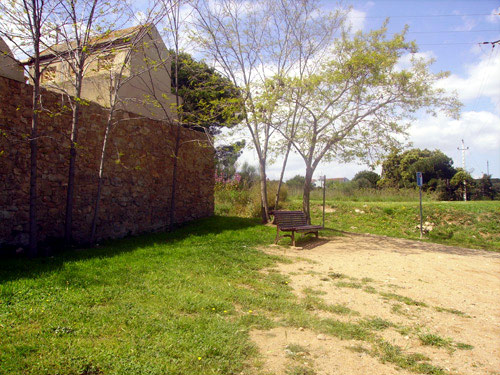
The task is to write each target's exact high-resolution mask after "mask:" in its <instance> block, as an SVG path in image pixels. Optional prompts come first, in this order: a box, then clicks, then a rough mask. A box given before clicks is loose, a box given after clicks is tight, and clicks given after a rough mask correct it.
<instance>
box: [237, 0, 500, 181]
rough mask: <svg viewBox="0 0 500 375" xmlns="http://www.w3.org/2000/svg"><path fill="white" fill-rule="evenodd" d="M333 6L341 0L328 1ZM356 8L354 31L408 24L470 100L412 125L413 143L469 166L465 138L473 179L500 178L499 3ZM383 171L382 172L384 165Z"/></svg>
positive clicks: (292, 171) (273, 174)
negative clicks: (450, 113) (455, 112)
mask: <svg viewBox="0 0 500 375" xmlns="http://www.w3.org/2000/svg"><path fill="white" fill-rule="evenodd" d="M323 4H324V6H325V8H331V9H333V8H334V7H335V6H336V2H334V1H331V2H330V1H324V2H323ZM347 4H348V5H351V6H352V8H353V10H352V11H351V14H350V20H351V22H352V25H353V27H354V28H355V29H362V30H363V31H369V30H371V29H377V28H379V27H380V26H381V25H382V23H383V22H384V20H385V19H386V18H389V25H388V28H389V30H388V31H389V32H390V33H392V32H400V31H401V30H402V29H403V27H404V26H405V25H408V26H409V34H408V37H409V39H411V40H415V41H416V42H417V45H418V46H419V53H421V54H423V55H425V56H428V57H433V58H435V59H436V62H435V64H434V65H433V67H432V69H433V71H436V72H437V71H440V70H444V71H449V72H450V73H451V76H450V77H449V78H447V79H445V80H444V81H443V82H440V83H439V84H440V86H441V87H444V88H446V89H447V90H450V92H452V91H456V92H457V93H458V96H459V99H460V100H461V101H462V102H463V104H464V106H463V108H462V114H461V118H460V120H458V121H457V120H453V119H450V118H446V117H445V116H441V115H438V117H437V118H434V117H432V116H428V115H424V114H423V115H421V116H420V117H419V118H418V120H417V121H415V123H414V124H413V125H412V127H411V129H410V138H409V140H410V141H411V142H412V143H413V145H414V147H418V148H428V149H431V150H432V149H440V150H442V151H443V152H444V153H445V154H447V155H448V156H450V157H451V158H452V159H453V161H454V165H455V166H456V167H461V166H462V154H461V151H459V150H457V148H458V147H461V140H462V139H464V141H465V146H467V147H469V150H468V151H467V152H466V169H467V170H468V171H469V172H471V173H472V175H473V176H474V177H480V176H481V175H482V173H486V172H487V162H489V172H490V174H492V175H493V177H500V44H498V45H497V46H496V48H492V45H491V44H486V45H482V44H479V43H482V42H492V41H497V40H499V39H500V15H498V13H500V1H498V0H496V1H489V0H468V1H450V0H448V1H430V0H429V1H424V0H420V1H406V0H376V1H358V0H351V1H347ZM245 160H246V161H249V162H250V163H251V164H252V162H253V164H255V162H254V161H255V157H254V156H253V155H252V151H250V150H248V151H245V153H244V155H243V157H242V158H241V159H240V162H242V161H245ZM280 164H281V163H279V160H278V162H277V163H276V164H274V165H271V166H270V167H269V170H268V171H269V177H270V178H277V177H278V175H279V170H280V167H281V165H280ZM363 169H367V166H365V165H358V164H356V163H353V164H341V163H336V162H333V163H328V164H322V165H320V166H318V168H317V171H316V177H317V176H320V175H323V174H326V175H327V177H347V178H352V177H353V176H354V175H355V174H356V172H358V171H360V170H363ZM378 172H380V170H378ZM296 174H302V175H303V174H304V165H303V162H302V161H301V159H300V158H298V157H292V159H291V161H290V163H289V168H288V171H287V173H286V176H285V179H287V178H291V177H293V176H294V175H296Z"/></svg>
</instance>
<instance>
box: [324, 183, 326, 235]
mask: <svg viewBox="0 0 500 375" xmlns="http://www.w3.org/2000/svg"><path fill="white" fill-rule="evenodd" d="M325 191H326V175H324V176H323V228H324V227H325V196H326V194H325Z"/></svg>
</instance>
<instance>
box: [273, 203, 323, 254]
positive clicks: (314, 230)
mask: <svg viewBox="0 0 500 375" xmlns="http://www.w3.org/2000/svg"><path fill="white" fill-rule="evenodd" d="M271 215H273V216H274V221H273V224H276V228H277V232H276V240H275V241H274V243H275V244H276V243H278V241H279V239H280V238H282V237H290V238H291V239H292V246H295V232H297V233H305V234H316V238H318V231H319V230H320V229H323V227H322V226H321V225H309V224H307V218H306V214H304V213H303V212H302V211H278V210H276V211H272V212H271ZM280 231H281V232H292V234H283V235H281V236H280Z"/></svg>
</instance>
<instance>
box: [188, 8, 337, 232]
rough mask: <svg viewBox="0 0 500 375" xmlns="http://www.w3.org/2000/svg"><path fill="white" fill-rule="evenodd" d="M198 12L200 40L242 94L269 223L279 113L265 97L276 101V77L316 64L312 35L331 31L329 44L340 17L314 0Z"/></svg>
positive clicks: (316, 46) (263, 211) (209, 9)
mask: <svg viewBox="0 0 500 375" xmlns="http://www.w3.org/2000/svg"><path fill="white" fill-rule="evenodd" d="M194 8H195V13H196V21H195V27H196V33H195V35H194V39H195V40H196V41H197V42H198V44H199V45H200V46H201V47H202V49H203V50H204V51H205V53H206V54H207V56H209V57H210V58H211V60H212V61H214V63H215V66H216V68H217V69H219V70H220V71H221V72H223V74H224V75H225V76H226V77H228V78H229V79H231V81H232V82H233V83H234V84H235V85H237V86H238V87H240V90H241V93H242V100H243V104H244V106H243V109H244V111H243V114H242V118H243V124H244V125H245V127H246V129H247V131H248V132H249V133H250V136H251V139H252V146H253V148H254V149H255V152H256V154H257V158H258V161H259V173H260V186H261V206H262V210H261V211H262V220H263V221H264V222H265V221H267V220H268V218H269V208H268V205H267V186H266V180H267V175H266V168H267V162H268V158H269V156H270V155H269V154H270V151H271V146H272V136H273V132H274V130H273V129H274V128H273V127H272V126H271V124H270V122H269V119H270V118H271V115H272V113H273V112H274V111H275V110H276V109H277V107H276V106H275V105H274V104H273V102H272V101H268V102H265V101H262V100H260V99H259V97H260V96H263V97H266V98H267V97H270V96H271V95H272V91H273V90H274V89H275V87H274V88H273V86H272V85H266V80H267V79H269V78H270V77H273V76H274V77H280V76H283V75H286V74H287V73H289V72H290V71H293V70H294V69H298V70H299V71H301V70H303V71H305V70H304V69H305V67H304V66H303V65H301V64H302V63H304V62H305V61H306V59H308V58H309V57H310V58H312V57H313V56H314V55H315V53H314V49H315V48H318V47H319V45H320V44H321V43H320V44H317V43H309V42H311V39H310V37H311V35H315V36H317V35H318V34H317V30H318V29H319V28H322V27H324V26H328V27H327V28H325V29H323V30H322V31H323V35H322V37H323V38H324V43H325V44H326V41H327V40H329V38H330V37H331V34H332V32H334V31H335V30H336V28H337V27H338V25H339V19H340V16H339V14H338V13H335V14H328V13H322V12H321V11H320V9H319V2H318V1H314V0H304V1H300V2H297V1H292V0H279V1H272V0H256V1H252V2H248V1H245V0H218V1H208V0H199V1H198V2H197V3H196V4H195V6H194ZM314 18H316V20H320V19H321V20H323V19H328V21H329V23H328V24H327V23H323V22H316V23H315V22H314V20H313V19H314ZM318 40H319V39H318ZM316 52H319V51H316ZM269 90H271V91H269ZM263 103H266V105H263Z"/></svg>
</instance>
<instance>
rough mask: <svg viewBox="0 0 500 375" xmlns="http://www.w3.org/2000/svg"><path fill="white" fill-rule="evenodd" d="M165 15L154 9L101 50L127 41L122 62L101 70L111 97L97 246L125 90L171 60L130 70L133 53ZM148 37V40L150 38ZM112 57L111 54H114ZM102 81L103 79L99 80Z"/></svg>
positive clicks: (93, 234)
mask: <svg viewBox="0 0 500 375" xmlns="http://www.w3.org/2000/svg"><path fill="white" fill-rule="evenodd" d="M162 16H163V10H162V9H157V8H156V7H155V6H153V7H152V8H150V9H149V10H148V13H147V15H144V16H143V17H142V19H141V22H143V24H142V25H139V26H136V27H133V28H130V29H128V31H127V32H126V33H121V34H120V37H119V38H118V39H114V40H111V41H109V42H108V43H107V44H106V45H103V46H101V48H100V49H99V54H100V55H101V56H106V55H107V53H110V52H112V51H114V50H115V49H116V48H119V46H120V45H121V44H122V43H124V41H125V46H126V48H125V52H124V53H122V56H121V60H120V62H119V63H118V64H115V62H114V61H111V62H109V63H108V64H106V65H105V66H104V67H103V68H104V69H103V70H102V71H104V73H105V74H104V75H103V77H102V78H104V80H105V81H106V82H107V83H108V85H106V88H107V90H105V91H106V94H107V95H108V99H107V103H106V104H107V105H106V106H105V107H107V110H108V117H107V120H106V128H105V132H104V137H103V140H102V147H101V157H100V162H99V171H98V178H97V192H96V197H95V201H94V211H93V216H92V223H91V233H90V241H89V242H90V244H94V243H95V239H96V228H97V220H98V217H99V204H100V200H101V192H102V185H103V182H104V166H105V161H106V155H107V149H108V144H109V141H110V137H111V131H112V129H113V128H114V127H115V126H117V125H118V121H117V120H116V112H117V110H120V109H122V108H125V107H126V105H127V101H128V100H130V99H131V98H129V97H126V96H125V97H123V96H122V95H121V92H122V88H124V87H126V85H128V84H129V83H130V82H131V81H132V80H134V79H135V78H137V77H138V76H140V75H142V74H147V73H148V72H147V71H148V70H150V69H158V68H162V67H163V65H164V64H167V63H168V61H149V62H148V63H147V64H145V65H144V66H143V67H141V68H140V69H138V70H131V69H130V62H131V59H132V57H133V56H134V54H136V53H141V51H144V50H145V49H147V48H149V45H150V43H151V42H152V40H153V42H154V37H153V36H152V35H150V34H151V32H152V28H153V27H154V25H155V24H156V23H157V22H158V20H159V19H160V18H161V17H162ZM147 36H149V38H148V37H147ZM111 56H112V55H111ZM99 78H101V77H99Z"/></svg>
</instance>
